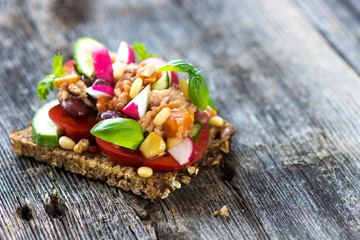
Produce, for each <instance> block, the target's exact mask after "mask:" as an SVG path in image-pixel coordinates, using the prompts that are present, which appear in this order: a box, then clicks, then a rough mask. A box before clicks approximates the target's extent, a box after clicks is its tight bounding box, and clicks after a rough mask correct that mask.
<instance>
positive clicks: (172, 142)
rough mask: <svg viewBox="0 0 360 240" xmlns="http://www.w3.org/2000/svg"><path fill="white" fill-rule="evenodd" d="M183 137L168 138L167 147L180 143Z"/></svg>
mask: <svg viewBox="0 0 360 240" xmlns="http://www.w3.org/2000/svg"><path fill="white" fill-rule="evenodd" d="M181 140H182V139H181V138H180V139H179V138H167V139H166V146H167V149H169V148H172V147H173V146H175V145H176V144H178V143H179V142H181Z"/></svg>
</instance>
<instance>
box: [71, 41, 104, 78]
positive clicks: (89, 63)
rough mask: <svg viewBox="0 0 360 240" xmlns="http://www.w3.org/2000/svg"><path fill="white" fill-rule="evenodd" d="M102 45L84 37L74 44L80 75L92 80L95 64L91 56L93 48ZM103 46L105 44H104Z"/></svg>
mask: <svg viewBox="0 0 360 240" xmlns="http://www.w3.org/2000/svg"><path fill="white" fill-rule="evenodd" d="M97 44H102V43H101V42H98V41H96V40H95V39H92V38H89V37H83V38H80V39H78V40H77V41H76V43H75V44H74V60H75V65H76V69H77V70H78V72H79V73H82V74H84V75H85V76H86V77H88V78H90V77H91V74H92V73H93V71H94V64H93V60H92V56H91V48H92V47H93V46H94V45H97ZM102 45H103V44H102Z"/></svg>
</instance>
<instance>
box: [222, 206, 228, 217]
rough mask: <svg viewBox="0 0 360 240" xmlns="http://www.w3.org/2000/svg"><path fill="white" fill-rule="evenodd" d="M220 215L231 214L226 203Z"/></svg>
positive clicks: (226, 215)
mask: <svg viewBox="0 0 360 240" xmlns="http://www.w3.org/2000/svg"><path fill="white" fill-rule="evenodd" d="M220 215H221V216H225V217H228V216H229V212H228V209H227V207H226V205H224V206H223V207H222V208H221V209H220Z"/></svg>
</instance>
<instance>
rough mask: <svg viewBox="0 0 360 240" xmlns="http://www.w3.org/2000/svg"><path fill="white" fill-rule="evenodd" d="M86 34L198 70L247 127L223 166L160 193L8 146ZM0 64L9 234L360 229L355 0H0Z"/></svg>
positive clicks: (2, 213) (2, 231) (288, 235)
mask: <svg viewBox="0 0 360 240" xmlns="http://www.w3.org/2000/svg"><path fill="white" fill-rule="evenodd" d="M105 2H106V3H105ZM82 36H91V37H94V38H96V39H97V40H99V41H101V42H103V43H104V44H105V45H106V46H108V48H109V49H112V50H114V51H115V50H116V49H117V46H118V44H119V41H120V40H126V41H128V42H130V43H133V42H136V41H139V42H143V43H145V44H146V45H147V48H148V49H149V50H150V51H151V52H154V53H157V54H158V55H160V56H163V57H164V58H166V59H168V60H170V59H175V58H181V59H185V60H187V61H190V62H192V63H193V64H194V65H195V66H196V67H198V68H201V69H203V74H204V76H205V77H206V79H207V82H208V86H209V89H210V91H211V96H212V97H213V99H214V101H215V103H216V104H217V106H218V107H219V109H220V111H219V114H220V115H221V116H223V117H224V118H226V119H227V120H229V121H230V122H232V123H234V125H235V128H236V129H237V131H238V133H237V135H236V136H235V137H234V144H233V146H232V148H231V151H230V153H229V155H228V156H227V157H225V162H226V166H228V167H226V168H221V167H214V168H211V169H209V170H208V171H207V172H206V173H205V174H203V175H202V176H200V177H199V178H197V179H196V180H194V181H193V182H192V184H190V185H188V186H184V187H183V188H181V189H180V190H178V191H175V192H174V193H172V194H171V195H170V197H169V198H167V199H165V200H162V201H160V202H157V203H155V204H152V203H150V202H149V201H147V200H143V199H140V198H139V197H137V196H135V195H133V194H131V193H127V192H123V191H121V190H119V189H117V188H115V187H109V186H107V185H106V184H104V183H103V182H101V181H93V180H89V179H86V178H84V177H82V176H79V175H75V174H71V173H68V172H65V171H64V170H61V169H56V168H54V167H51V166H48V165H45V164H43V163H39V162H36V161H34V160H33V159H31V158H25V157H18V156H16V155H14V154H13V153H11V152H10V148H11V141H10V140H9V138H8V135H9V133H10V132H11V131H12V130H13V129H14V128H18V129H23V128H26V127H27V126H28V123H29V121H31V119H32V116H33V112H34V111H35V110H36V109H37V108H38V107H39V106H40V105H41V101H40V100H39V99H38V98H37V96H36V88H37V83H38V81H39V80H40V79H42V78H43V77H44V76H45V75H46V74H48V73H49V71H50V69H51V58H52V56H53V55H54V54H55V53H57V52H61V53H62V54H63V55H64V56H65V58H67V59H69V58H71V57H72V45H73V43H74V42H75V41H76V39H77V38H79V37H82ZM0 66H1V67H0V91H1V94H0V103H1V110H0V114H1V121H0V142H1V146H0V159H1V160H0V239H359V238H360V181H359V179H360V148H359V145H360V76H359V73H360V2H359V1H358V0H312V1H311V0H270V1H268V0H241V1H240V0H226V1H223V0H207V1H206V0H198V1H190V0H172V1H167V0H159V1H154V0H146V1H140V0H127V1H117V0H111V1H109V0H108V1H95V0H92V1H91V0H77V1H72V0H52V1H46V0H0ZM52 97H55V93H52ZM232 170H234V173H235V174H234V175H233V174H232ZM232 175H233V176H232ZM55 192H57V193H58V196H59V197H60V199H61V202H60V204H59V205H57V206H58V207H57V208H54V207H53V205H49V195H51V194H52V193H55ZM223 205H226V206H227V207H228V209H229V214H230V216H229V217H223V216H218V217H213V216H212V213H213V212H214V211H215V210H219V209H220V208H221V207H222V206H223Z"/></svg>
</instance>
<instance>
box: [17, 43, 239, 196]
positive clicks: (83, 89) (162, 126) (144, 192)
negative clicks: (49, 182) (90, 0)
mask: <svg viewBox="0 0 360 240" xmlns="http://www.w3.org/2000/svg"><path fill="white" fill-rule="evenodd" d="M135 51H136V52H137V53H138V54H137V57H136V55H135ZM73 52H74V55H73V57H74V58H73V59H72V60H69V61H67V62H66V63H65V64H63V57H62V56H61V55H60V54H57V55H55V56H54V58H53V64H52V66H53V72H52V74H50V75H48V76H47V77H46V78H44V79H43V80H42V81H40V82H39V85H38V90H37V94H38V96H39V98H40V99H41V100H46V98H47V96H48V94H49V93H50V91H52V90H58V95H57V99H54V100H51V101H48V102H47V103H45V104H43V105H42V106H41V107H40V108H39V109H38V110H37V111H36V112H35V114H34V117H33V119H32V122H31V124H30V126H29V128H27V129H25V130H22V131H20V130H14V131H13V132H12V133H11V134H10V139H11V140H12V142H13V144H12V146H13V149H12V152H14V153H16V154H18V155H20V156H27V157H33V158H35V159H36V160H38V161H41V162H45V163H47V164H50V165H52V166H55V167H59V168H64V169H65V170H67V171H70V172H73V173H78V174H81V175H83V176H86V177H88V178H94V179H100V180H103V181H105V182H106V183H107V184H109V185H111V186H116V187H119V188H121V189H123V190H126V191H132V192H133V193H134V194H136V195H139V196H141V197H143V198H146V199H150V200H151V201H153V202H154V201H157V200H159V199H164V198H166V197H168V196H169V193H170V192H171V191H174V190H176V189H179V188H181V186H182V184H189V183H190V181H191V179H192V178H194V177H196V176H198V175H199V174H200V173H201V172H202V171H204V170H205V169H206V168H208V167H209V166H212V165H217V164H220V162H221V159H222V157H223V155H224V154H226V153H228V152H229V149H230V145H231V138H232V136H233V135H234V134H235V130H234V128H233V126H232V124H231V123H228V122H227V121H226V120H224V119H223V118H221V117H220V116H218V114H217V111H218V109H217V108H216V106H215V104H214V102H213V101H212V99H211V98H210V95H209V90H208V88H207V85H206V81H205V79H204V77H203V76H202V75H201V74H200V70H199V69H196V68H195V67H194V66H193V65H192V64H190V63H188V62H186V61H184V60H178V59H177V60H171V61H169V62H167V61H165V60H163V59H161V58H159V57H157V56H156V55H154V54H151V53H148V52H147V51H146V48H145V46H144V44H141V43H135V44H133V45H132V46H131V45H130V44H128V43H127V42H125V41H121V42H120V46H119V49H118V51H117V52H116V53H115V52H109V51H108V50H107V48H106V47H105V46H104V45H103V44H102V43H100V42H98V41H96V40H95V39H92V38H89V37H84V38H80V39H78V40H77V41H76V43H75V44H74V47H73ZM178 72H183V73H186V74H187V75H188V79H187V80H185V79H181V80H179V77H178Z"/></svg>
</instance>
